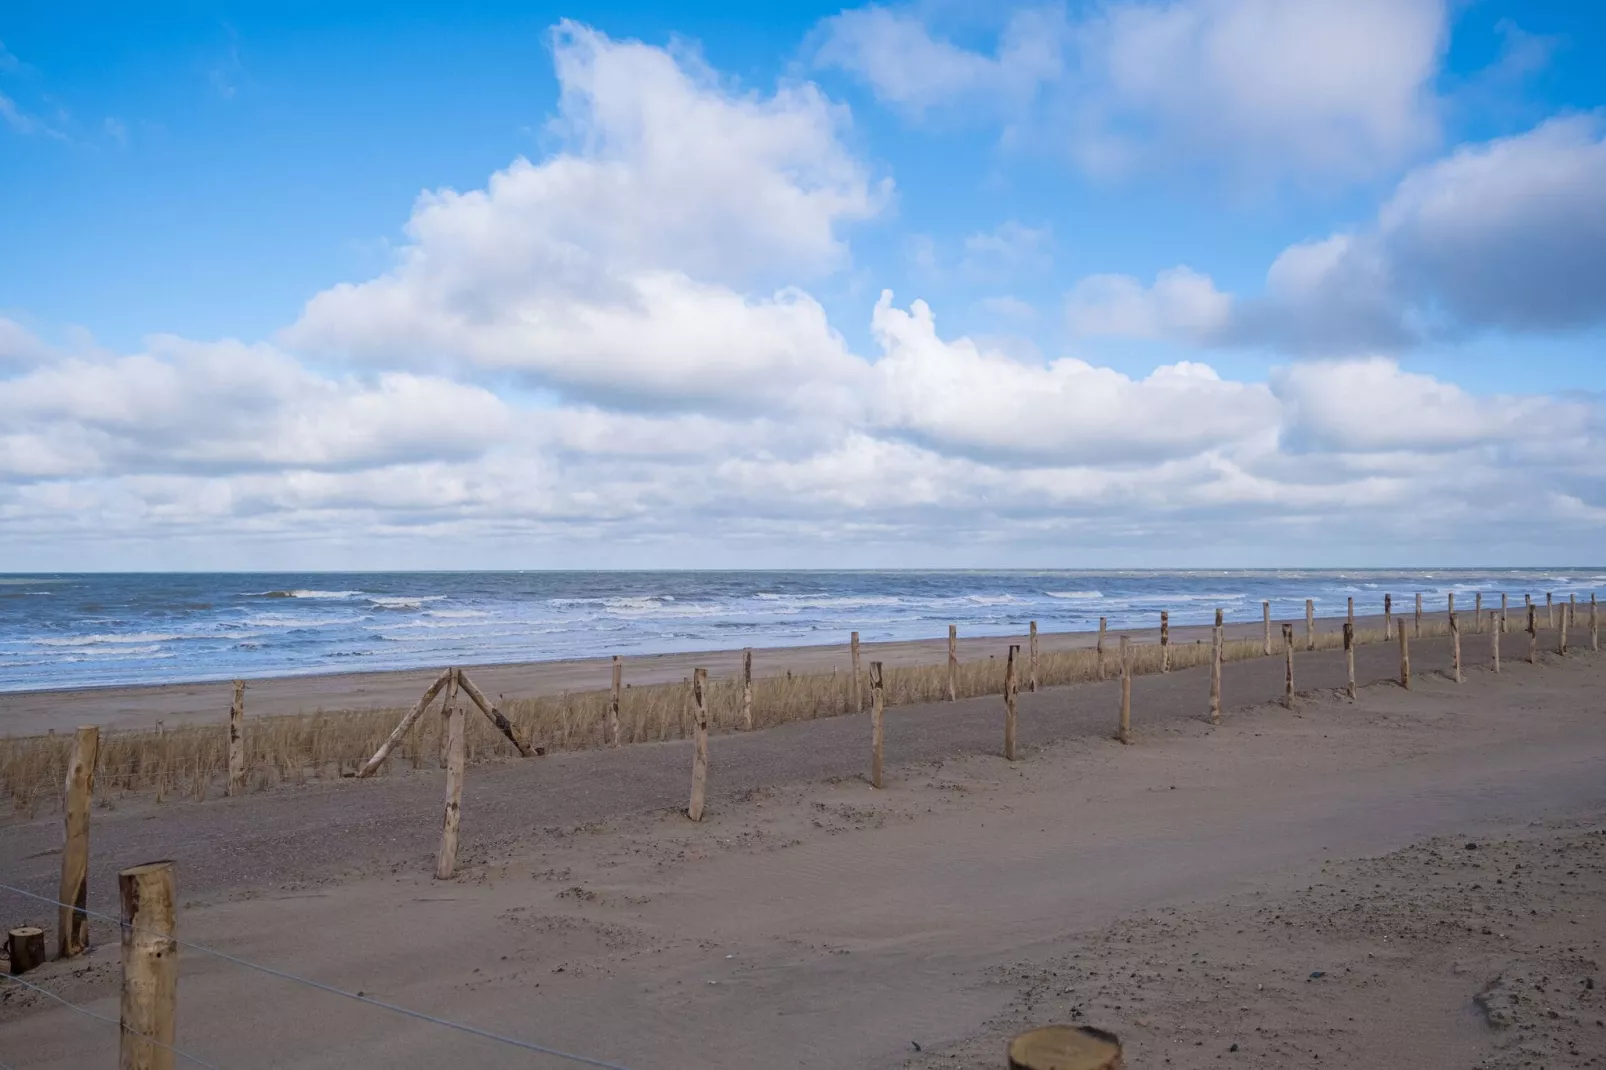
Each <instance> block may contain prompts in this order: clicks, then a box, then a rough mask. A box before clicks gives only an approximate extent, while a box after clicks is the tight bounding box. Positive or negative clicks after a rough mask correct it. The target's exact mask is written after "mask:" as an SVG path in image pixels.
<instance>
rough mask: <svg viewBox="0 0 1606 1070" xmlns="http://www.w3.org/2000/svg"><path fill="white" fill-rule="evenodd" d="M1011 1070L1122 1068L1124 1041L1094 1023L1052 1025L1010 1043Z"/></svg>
mask: <svg viewBox="0 0 1606 1070" xmlns="http://www.w3.org/2000/svg"><path fill="white" fill-rule="evenodd" d="M1008 1055H1009V1070H1123V1067H1125V1065H1126V1064H1125V1063H1124V1062H1123V1061H1122V1057H1121V1042H1120V1041H1119V1040H1118V1039H1116V1036H1115V1034H1114V1033H1106V1032H1105V1031H1104V1030H1102V1029H1094V1028H1092V1027H1091V1026H1072V1025H1049V1026H1044V1027H1043V1028H1041V1029H1033V1030H1032V1031H1031V1032H1029V1033H1022V1034H1021V1035H1020V1036H1018V1037H1016V1038H1015V1039H1014V1040H1011V1041H1010V1042H1009V1052H1008Z"/></svg>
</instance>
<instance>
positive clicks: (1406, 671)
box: [1398, 621, 1411, 691]
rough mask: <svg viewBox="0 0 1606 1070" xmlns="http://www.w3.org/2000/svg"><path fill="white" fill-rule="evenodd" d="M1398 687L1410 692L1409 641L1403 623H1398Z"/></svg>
mask: <svg viewBox="0 0 1606 1070" xmlns="http://www.w3.org/2000/svg"><path fill="white" fill-rule="evenodd" d="M1398 630H1399V633H1400V686H1401V687H1403V688H1405V689H1406V690H1407V691H1409V690H1411V640H1410V638H1409V636H1408V635H1407V633H1406V631H1405V622H1404V621H1401V622H1400V627H1399V629H1398Z"/></svg>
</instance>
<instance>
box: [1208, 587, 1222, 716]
mask: <svg viewBox="0 0 1606 1070" xmlns="http://www.w3.org/2000/svg"><path fill="white" fill-rule="evenodd" d="M1221 640H1222V636H1221V610H1219V609H1218V610H1216V626H1215V627H1214V628H1212V629H1210V723H1211V724H1220V723H1221Z"/></svg>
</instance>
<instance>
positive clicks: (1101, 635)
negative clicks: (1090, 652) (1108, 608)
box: [1098, 617, 1105, 680]
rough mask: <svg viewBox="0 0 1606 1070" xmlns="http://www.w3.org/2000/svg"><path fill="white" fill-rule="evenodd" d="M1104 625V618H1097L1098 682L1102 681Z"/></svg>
mask: <svg viewBox="0 0 1606 1070" xmlns="http://www.w3.org/2000/svg"><path fill="white" fill-rule="evenodd" d="M1104 625H1105V618H1103V617H1100V618H1099V646H1098V662H1099V679H1100V680H1102V679H1104Z"/></svg>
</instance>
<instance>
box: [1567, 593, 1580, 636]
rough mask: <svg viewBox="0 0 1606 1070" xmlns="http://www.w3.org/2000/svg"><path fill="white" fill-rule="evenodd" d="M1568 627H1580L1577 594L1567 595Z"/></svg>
mask: <svg viewBox="0 0 1606 1070" xmlns="http://www.w3.org/2000/svg"><path fill="white" fill-rule="evenodd" d="M1567 627H1569V628H1576V627H1578V596H1577V595H1576V594H1570V595H1568V596H1567Z"/></svg>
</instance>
